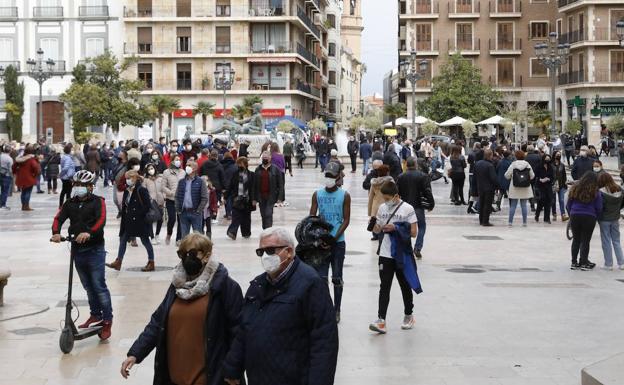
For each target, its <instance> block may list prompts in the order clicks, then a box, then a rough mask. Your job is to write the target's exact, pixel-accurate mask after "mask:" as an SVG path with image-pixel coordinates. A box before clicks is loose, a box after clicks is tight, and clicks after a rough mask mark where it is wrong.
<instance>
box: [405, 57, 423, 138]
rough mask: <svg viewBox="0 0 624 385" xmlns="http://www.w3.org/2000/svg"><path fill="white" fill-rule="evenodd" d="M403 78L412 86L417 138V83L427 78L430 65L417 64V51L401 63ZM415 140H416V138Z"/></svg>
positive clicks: (413, 114)
mask: <svg viewBox="0 0 624 385" xmlns="http://www.w3.org/2000/svg"><path fill="white" fill-rule="evenodd" d="M399 66H400V70H401V76H402V77H404V78H405V79H407V81H409V82H410V83H411V84H412V130H413V131H412V132H413V134H414V135H415V136H416V137H417V136H418V135H417V134H418V133H417V132H416V83H418V81H419V80H421V79H424V78H425V77H426V76H427V74H426V73H427V68H428V66H429V63H428V62H427V61H426V60H421V61H420V62H418V63H416V50H415V49H412V52H411V53H410V60H409V61H402V62H401V63H400V65H399ZM414 139H415V138H414Z"/></svg>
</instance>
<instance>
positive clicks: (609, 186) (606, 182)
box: [598, 172, 624, 270]
mask: <svg viewBox="0 0 624 385" xmlns="http://www.w3.org/2000/svg"><path fill="white" fill-rule="evenodd" d="M598 185H599V186H600V194H601V196H602V202H603V205H602V206H603V208H602V212H601V213H600V215H599V216H598V225H599V227H600V241H601V244H602V254H603V256H604V265H603V266H602V269H603V270H613V253H614V252H615V257H616V259H617V264H618V268H619V269H620V270H624V254H623V253H622V245H621V243H620V217H621V214H620V211H621V210H622V208H623V207H624V195H623V194H622V188H621V187H620V186H618V184H617V183H615V181H614V180H613V177H612V176H611V174H609V173H606V172H605V173H602V174H600V175H598Z"/></svg>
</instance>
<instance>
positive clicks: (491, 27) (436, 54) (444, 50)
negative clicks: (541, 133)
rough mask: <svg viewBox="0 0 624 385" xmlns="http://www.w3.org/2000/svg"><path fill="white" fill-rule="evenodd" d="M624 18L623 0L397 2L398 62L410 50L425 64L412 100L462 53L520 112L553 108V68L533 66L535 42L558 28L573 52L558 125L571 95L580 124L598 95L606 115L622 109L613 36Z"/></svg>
mask: <svg viewBox="0 0 624 385" xmlns="http://www.w3.org/2000/svg"><path fill="white" fill-rule="evenodd" d="M618 4H619V5H618ZM623 17H624V9H623V8H622V7H621V1H609V0H607V1H602V0H559V1H558V2H554V1H550V0H528V1H527V0H489V1H483V0H449V1H436V0H401V1H399V62H400V61H404V60H408V58H409V54H410V51H411V50H412V49H416V51H417V55H418V60H419V61H420V60H423V59H424V60H427V61H429V67H428V73H427V74H426V75H427V76H426V78H425V79H423V80H421V81H419V82H418V86H417V95H418V96H417V100H422V99H425V98H426V97H427V95H428V94H429V93H430V91H431V89H430V87H431V78H432V77H433V76H436V75H437V70H438V69H439V67H440V65H441V64H442V62H443V61H444V60H445V58H446V57H447V55H449V54H453V53H455V52H460V53H461V54H462V55H463V56H464V57H465V58H466V60H470V61H472V62H473V64H475V65H476V66H478V67H479V68H481V70H482V76H483V81H485V82H488V83H490V84H491V85H492V86H493V87H494V88H495V89H497V90H499V91H501V92H503V95H504V99H505V100H506V101H511V102H514V103H515V104H516V105H517V107H518V108H519V109H527V108H528V107H530V106H533V105H537V106H541V107H545V108H550V107H549V105H550V99H551V97H550V87H551V80H550V73H549V70H548V69H546V68H545V67H544V66H542V65H541V64H539V63H538V60H537V59H536V57H535V50H534V46H535V44H536V43H538V42H540V41H544V40H546V39H547V38H548V34H549V33H550V32H556V33H557V34H558V38H559V41H560V42H561V43H569V44H571V53H572V55H571V57H570V60H569V62H568V63H567V64H566V65H564V66H563V67H562V68H561V70H560V71H559V73H558V74H557V78H558V79H557V91H556V109H557V120H558V124H559V125H561V124H564V123H565V121H567V120H568V119H571V118H572V109H573V106H574V103H575V102H574V100H578V99H577V98H576V96H580V97H581V102H582V104H581V105H580V106H579V108H580V111H581V112H580V116H581V118H582V119H583V120H584V121H585V119H586V115H587V113H588V112H589V109H590V107H591V106H590V103H589V102H588V101H589V100H590V99H592V98H595V95H596V94H600V95H601V101H602V102H603V105H604V106H605V111H606V112H607V113H608V112H609V111H616V110H618V109H620V110H624V99H623V100H620V99H619V98H618V94H619V95H621V93H622V90H623V89H622V86H624V82H623V81H624V51H623V50H621V49H620V47H619V44H618V37H617V36H616V34H615V23H616V22H617V21H618V20H620V19H622V18H623ZM409 86H410V85H409V84H407V83H406V81H405V80H404V79H402V80H401V85H400V97H399V99H400V101H402V102H404V103H406V104H407V106H408V109H407V110H408V111H410V112H408V113H411V95H410V93H411V89H410V87H409ZM576 103H577V104H578V102H576ZM607 106H609V107H607Z"/></svg>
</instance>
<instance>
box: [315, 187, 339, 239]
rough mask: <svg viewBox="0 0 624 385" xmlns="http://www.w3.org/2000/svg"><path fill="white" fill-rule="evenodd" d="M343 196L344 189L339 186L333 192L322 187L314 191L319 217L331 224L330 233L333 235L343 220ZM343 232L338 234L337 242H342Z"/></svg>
mask: <svg viewBox="0 0 624 385" xmlns="http://www.w3.org/2000/svg"><path fill="white" fill-rule="evenodd" d="M344 198H345V190H343V189H341V188H339V189H338V190H336V191H334V192H328V191H327V190H326V189H324V188H322V189H320V190H317V191H316V203H317V204H318V207H319V213H320V217H321V218H323V220H324V221H325V222H327V223H329V224H330V225H332V226H333V228H332V231H331V234H332V235H333V236H334V237H335V236H336V234H337V233H338V229H339V228H340V226H342V223H343V222H344V213H343V207H344ZM344 240H345V237H344V234H342V235H341V236H340V238H339V239H338V242H344Z"/></svg>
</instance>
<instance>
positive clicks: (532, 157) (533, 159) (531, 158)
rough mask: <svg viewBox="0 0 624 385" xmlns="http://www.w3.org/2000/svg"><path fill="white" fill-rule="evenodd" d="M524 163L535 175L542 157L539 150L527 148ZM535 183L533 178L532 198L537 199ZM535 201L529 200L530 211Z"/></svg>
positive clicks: (533, 209)
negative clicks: (525, 162)
mask: <svg viewBox="0 0 624 385" xmlns="http://www.w3.org/2000/svg"><path fill="white" fill-rule="evenodd" d="M526 161H527V163H528V164H529V165H530V166H531V168H532V169H533V172H535V173H536V172H537V170H539V169H540V168H541V166H542V156H541V155H540V152H539V150H537V149H535V147H534V146H532V145H529V146H527V156H526ZM590 168H591V167H590ZM536 181H537V178H533V180H531V188H532V189H533V196H534V197H537V196H538V194H539V193H538V192H537V191H536V189H535V184H536ZM536 201H537V198H532V199H531V211H535V202H536Z"/></svg>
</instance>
